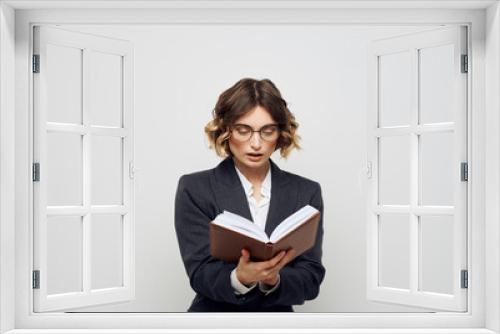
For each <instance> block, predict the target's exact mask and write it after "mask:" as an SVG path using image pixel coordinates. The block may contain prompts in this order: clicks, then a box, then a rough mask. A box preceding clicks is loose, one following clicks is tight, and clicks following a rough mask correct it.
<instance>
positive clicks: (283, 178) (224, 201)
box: [212, 157, 298, 236]
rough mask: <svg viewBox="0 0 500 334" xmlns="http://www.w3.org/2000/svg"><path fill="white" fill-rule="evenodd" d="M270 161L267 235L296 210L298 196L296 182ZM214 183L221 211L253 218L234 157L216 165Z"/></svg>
mask: <svg viewBox="0 0 500 334" xmlns="http://www.w3.org/2000/svg"><path fill="white" fill-rule="evenodd" d="M269 161H270V163H271V201H270V203H269V211H268V213H267V219H266V229H265V232H266V234H267V235H268V236H270V235H271V233H272V232H273V231H274V229H275V228H276V226H278V224H279V223H281V222H282V221H283V220H284V219H285V218H287V217H288V216H290V215H291V214H292V213H294V212H295V210H297V207H296V206H297V198H298V197H297V195H298V189H297V185H296V183H295V182H290V178H289V176H288V175H287V174H286V173H285V172H283V171H282V170H281V169H280V168H279V167H278V166H277V165H276V164H275V163H274V162H273V161H272V160H271V159H270V160H269ZM212 187H213V189H214V195H215V200H216V203H217V206H218V208H219V212H218V213H222V211H224V210H227V211H230V212H232V213H235V214H238V215H240V216H242V217H245V218H246V219H248V220H250V221H253V219H252V214H251V213H250V207H249V205H248V200H247V198H246V195H245V190H244V189H243V185H242V184H241V181H240V179H239V177H238V174H236V170H235V167H234V161H233V159H232V158H231V157H227V158H226V159H224V160H223V161H221V162H220V163H219V165H217V167H215V168H214V173H213V178H212ZM214 218H215V217H214Z"/></svg>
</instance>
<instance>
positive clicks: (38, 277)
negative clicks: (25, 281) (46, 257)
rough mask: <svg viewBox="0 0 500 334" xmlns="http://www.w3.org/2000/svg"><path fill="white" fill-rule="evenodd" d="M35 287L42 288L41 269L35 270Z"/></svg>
mask: <svg viewBox="0 0 500 334" xmlns="http://www.w3.org/2000/svg"><path fill="white" fill-rule="evenodd" d="M32 287H33V289H40V270H33V285H32Z"/></svg>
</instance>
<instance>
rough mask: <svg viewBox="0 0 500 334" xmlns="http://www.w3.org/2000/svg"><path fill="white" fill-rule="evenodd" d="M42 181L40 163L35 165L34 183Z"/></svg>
mask: <svg viewBox="0 0 500 334" xmlns="http://www.w3.org/2000/svg"><path fill="white" fill-rule="evenodd" d="M38 181H40V163H38V162H35V163H33V182H38Z"/></svg>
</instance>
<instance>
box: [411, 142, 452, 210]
mask: <svg viewBox="0 0 500 334" xmlns="http://www.w3.org/2000/svg"><path fill="white" fill-rule="evenodd" d="M419 137H420V145H421V149H420V152H421V154H422V156H421V159H422V161H421V166H422V171H421V184H422V194H421V196H422V197H421V203H422V205H453V169H454V166H453V150H454V145H453V133H452V132H444V133H439V132H435V133H425V134H422V135H420V136H419ZM455 167H456V168H458V167H459V166H455Z"/></svg>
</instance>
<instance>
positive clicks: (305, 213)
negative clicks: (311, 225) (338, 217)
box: [269, 205, 318, 243]
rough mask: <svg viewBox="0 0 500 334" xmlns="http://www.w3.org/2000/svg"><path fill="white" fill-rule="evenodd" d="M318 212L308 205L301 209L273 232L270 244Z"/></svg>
mask: <svg viewBox="0 0 500 334" xmlns="http://www.w3.org/2000/svg"><path fill="white" fill-rule="evenodd" d="M316 212H318V210H317V209H316V208H314V207H312V206H310V205H306V206H304V207H302V208H301V209H300V210H298V211H296V212H295V213H293V214H292V215H290V216H289V217H288V218H287V219H285V220H283V221H282V222H281V223H280V224H279V225H278V226H277V227H276V228H275V229H274V231H273V233H272V234H271V237H270V238H269V240H270V241H271V242H272V243H275V242H276V241H278V240H279V239H280V238H281V237H282V236H284V235H285V234H287V233H288V232H290V231H292V230H294V229H295V228H297V227H298V226H300V224H302V223H303V222H305V221H306V220H308V219H309V218H311V217H312V216H313V215H314V214H315V213H316Z"/></svg>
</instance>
